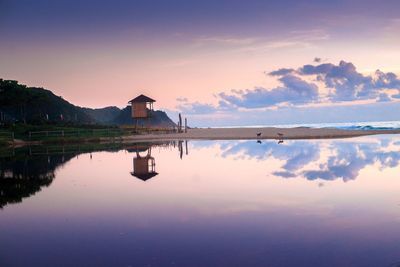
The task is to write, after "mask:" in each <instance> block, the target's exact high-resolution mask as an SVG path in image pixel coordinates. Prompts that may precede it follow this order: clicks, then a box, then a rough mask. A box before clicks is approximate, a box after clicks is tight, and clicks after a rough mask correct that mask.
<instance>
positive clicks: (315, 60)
mask: <svg viewBox="0 0 400 267" xmlns="http://www.w3.org/2000/svg"><path fill="white" fill-rule="evenodd" d="M321 61H322V59H321V58H320V57H316V58H314V62H315V63H320V62H321Z"/></svg>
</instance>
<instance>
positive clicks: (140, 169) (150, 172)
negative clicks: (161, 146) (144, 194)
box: [131, 147, 158, 181]
mask: <svg viewBox="0 0 400 267" xmlns="http://www.w3.org/2000/svg"><path fill="white" fill-rule="evenodd" d="M145 151H147V154H146V155H144V156H142V155H140V152H145ZM131 175H133V176H135V177H137V178H139V179H140V180H142V181H147V180H149V179H151V178H153V177H154V176H156V175H158V173H157V172H156V163H155V159H154V158H153V157H152V156H151V147H148V148H145V149H143V147H137V149H136V157H135V158H133V172H131Z"/></svg>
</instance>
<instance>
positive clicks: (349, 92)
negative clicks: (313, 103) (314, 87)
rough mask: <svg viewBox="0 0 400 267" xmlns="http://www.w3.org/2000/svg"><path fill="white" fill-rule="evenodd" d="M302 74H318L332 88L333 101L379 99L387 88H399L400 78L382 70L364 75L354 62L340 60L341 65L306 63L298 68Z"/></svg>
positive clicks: (330, 97) (318, 77)
mask: <svg viewBox="0 0 400 267" xmlns="http://www.w3.org/2000/svg"><path fill="white" fill-rule="evenodd" d="M297 72H298V74H299V75H301V76H308V75H316V76H317V79H318V80H319V81H321V82H323V83H324V84H325V86H326V87H327V88H330V89H332V91H331V92H330V96H329V99H330V100H331V101H332V102H337V101H352V100H365V99H377V98H378V97H380V98H381V97H382V91H383V90H385V89H399V88H400V79H398V77H397V76H396V74H394V73H392V72H388V73H384V72H382V71H380V70H377V71H376V72H375V75H373V76H372V75H363V74H362V73H360V72H358V71H357V69H356V67H355V66H354V64H353V63H350V62H345V61H340V63H339V65H334V64H332V63H325V64H320V65H316V66H314V65H304V66H303V67H301V68H299V69H298V71H297Z"/></svg>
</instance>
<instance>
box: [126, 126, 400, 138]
mask: <svg viewBox="0 0 400 267" xmlns="http://www.w3.org/2000/svg"><path fill="white" fill-rule="evenodd" d="M258 133H261V134H260V135H259V136H258V135H257V134H258ZM399 133H400V129H397V130H341V129H336V128H307V127H298V128H274V127H265V128H195V129H188V131H187V133H171V134H144V135H134V136H125V137H123V139H124V141H138V140H143V141H151V140H173V139H184V140H185V139H194V140H196V139H197V140H232V139H242V140H245V139H255V140H262V139H279V138H280V135H281V136H282V137H281V138H282V139H323V138H349V137H356V136H364V135H376V134H399Z"/></svg>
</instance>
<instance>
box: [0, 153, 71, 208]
mask: <svg viewBox="0 0 400 267" xmlns="http://www.w3.org/2000/svg"><path fill="white" fill-rule="evenodd" d="M74 156H75V155H73V154H69V155H52V156H50V155H35V156H28V155H23V154H22V155H21V154H18V155H17V156H15V157H5V158H0V208H3V207H4V206H5V205H7V204H10V203H19V202H21V201H22V200H23V199H24V198H27V197H30V196H32V195H34V194H35V193H36V192H38V191H40V190H41V188H42V187H47V186H49V185H50V184H51V183H52V181H53V179H54V178H55V174H54V172H55V171H56V169H57V168H58V167H59V166H61V165H62V164H64V163H65V162H66V161H68V160H70V159H71V158H73V157H74Z"/></svg>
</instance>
